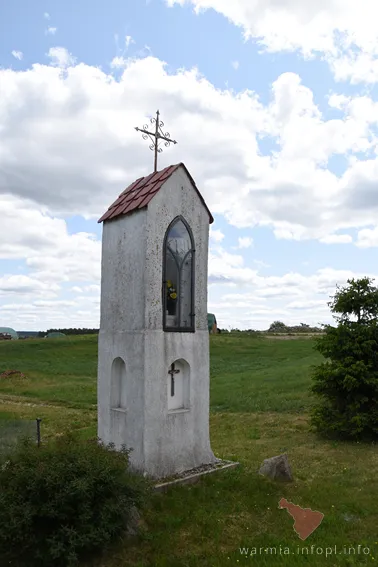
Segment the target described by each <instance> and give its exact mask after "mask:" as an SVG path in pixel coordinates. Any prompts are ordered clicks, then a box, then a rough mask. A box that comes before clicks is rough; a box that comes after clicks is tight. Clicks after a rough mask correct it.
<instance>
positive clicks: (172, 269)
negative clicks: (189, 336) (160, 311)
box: [165, 249, 179, 326]
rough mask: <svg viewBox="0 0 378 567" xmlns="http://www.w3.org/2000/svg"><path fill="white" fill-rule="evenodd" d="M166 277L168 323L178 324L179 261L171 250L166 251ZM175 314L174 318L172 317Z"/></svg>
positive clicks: (171, 324) (170, 324)
mask: <svg viewBox="0 0 378 567" xmlns="http://www.w3.org/2000/svg"><path fill="white" fill-rule="evenodd" d="M165 270H166V271H165V278H166V282H167V283H166V308H167V312H166V314H167V315H168V316H169V320H167V324H169V326H176V325H177V315H178V309H177V304H178V287H179V269H178V266H177V262H176V261H175V258H174V256H173V254H172V253H171V252H170V250H169V249H168V250H167V253H166V267H165ZM173 316H174V319H172V317H173Z"/></svg>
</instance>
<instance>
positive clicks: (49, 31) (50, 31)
mask: <svg viewBox="0 0 378 567" xmlns="http://www.w3.org/2000/svg"><path fill="white" fill-rule="evenodd" d="M57 29H58V28H54V27H53V26H49V27H48V28H47V30H46V35H55V34H56V31H57Z"/></svg>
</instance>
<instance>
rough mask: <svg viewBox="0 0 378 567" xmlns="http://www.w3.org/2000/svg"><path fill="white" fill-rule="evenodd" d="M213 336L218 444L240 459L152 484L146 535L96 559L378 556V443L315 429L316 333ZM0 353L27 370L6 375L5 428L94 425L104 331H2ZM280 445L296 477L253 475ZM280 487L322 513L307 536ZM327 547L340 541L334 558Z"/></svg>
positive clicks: (214, 561)
mask: <svg viewBox="0 0 378 567" xmlns="http://www.w3.org/2000/svg"><path fill="white" fill-rule="evenodd" d="M210 341H211V345H210V348H211V416H210V427H211V443H212V448H213V451H214V452H215V454H216V455H217V456H218V457H222V458H225V459H231V460H238V461H239V462H240V463H241V465H240V467H238V468H237V469H234V470H232V471H228V472H225V473H218V474H217V475H212V476H210V477H208V478H204V479H203V480H201V482H200V483H198V484H196V485H193V486H186V487H185V486H182V487H176V488H174V489H172V490H171V491H170V492H169V493H167V494H165V495H162V494H155V495H154V496H153V499H152V502H151V503H150V505H149V507H148V508H147V509H146V510H145V511H144V513H143V530H142V534H141V536H140V538H139V540H138V541H135V542H128V543H126V542H121V544H120V545H119V546H117V548H116V549H114V550H113V551H112V553H110V554H108V555H107V556H106V557H104V558H101V559H99V560H98V561H97V562H95V563H94V564H91V567H92V565H93V567H123V566H133V567H194V566H195V567H197V566H203V567H214V566H230V565H232V566H234V565H251V564H253V565H263V566H275V565H277V566H291V565H304V564H305V565H330V566H339V565H340V566H342V565H368V564H370V565H371V564H374V561H378V543H377V542H378V475H377V473H376V471H377V467H378V452H377V447H376V446H375V445H364V444H360V443H337V442H331V441H324V440H321V439H319V438H318V437H317V436H316V435H315V434H314V433H312V432H311V431H310V430H309V423H308V411H309V408H310V406H311V404H312V401H313V400H312V398H311V396H310V394H309V386H310V383H311V380H310V366H311V365H312V364H317V363H318V362H319V361H320V360H321V357H320V356H319V355H318V354H316V352H315V351H314V350H313V341H312V340H311V339H302V340H285V341H283V340H273V339H261V338H254V337H251V336H246V335H238V336H235V335H231V336H228V335H214V336H212V337H211V338H210ZM0 361H1V362H0V372H3V371H4V370H10V369H12V370H19V371H20V372H22V373H23V374H24V375H25V376H24V377H19V376H17V375H15V376H13V377H8V378H0V436H1V433H2V432H3V433H4V435H5V433H7V434H9V431H11V432H12V431H13V432H14V426H15V423H17V420H20V419H22V420H29V424H30V420H35V418H37V417H41V418H42V420H43V421H42V424H41V430H42V439H46V438H48V437H49V436H52V435H55V434H57V433H61V432H63V431H64V430H66V429H77V430H80V432H81V434H82V435H83V436H84V437H86V438H90V437H93V436H96V368H97V337H95V336H88V337H71V338H67V339H64V340H63V339H62V340H59V339H56V340H50V341H46V340H30V341H14V342H13V341H12V342H8V341H4V342H3V343H0ZM25 423H26V422H25ZM282 452H287V454H288V456H289V460H290V463H291V466H292V470H293V474H294V477H295V481H294V482H293V483H291V484H289V485H279V484H277V483H274V482H271V481H269V480H268V479H266V478H263V477H260V476H259V475H258V474H257V470H258V468H259V466H260V464H261V462H262V461H263V459H264V458H267V457H271V456H274V455H277V454H279V453H282ZM281 497H285V498H286V499H287V500H289V501H291V502H294V503H295V504H298V505H300V506H302V507H304V508H311V509H312V510H319V511H321V512H322V513H323V514H324V519H323V522H322V523H321V525H320V526H319V528H318V529H317V530H316V531H315V532H314V533H313V534H312V535H310V537H309V538H308V539H307V540H306V541H304V542H302V541H301V540H300V539H299V537H298V536H297V535H296V533H295V532H294V530H293V520H292V518H291V517H290V516H289V514H288V513H287V511H286V510H279V509H278V502H279V500H280V498H281ZM359 545H360V546H361V547H360V549H359V550H358V547H357V546H359ZM311 546H314V547H313V551H312V553H311ZM335 546H337V548H336V550H337V552H338V553H337V554H335ZM352 546H354V547H355V549H354V552H353V549H351V550H350V551H348V550H349V548H352ZM344 547H346V548H347V553H344ZM241 548H244V549H245V550H246V549H247V548H248V550H249V551H248V555H247V554H246V553H243V552H241V551H240V549H241ZM255 548H256V551H257V553H256V554H253V555H251V551H252V553H254V549H255ZM302 548H308V554H307V553H306V549H304V550H303V552H302ZM326 548H330V549H332V550H333V553H332V554H329V555H328V557H327V559H326V557H325V553H326ZM363 548H365V549H364V550H363ZM366 548H369V553H366V552H367V549H366ZM265 549H267V552H265V551H264V550H265ZM274 550H275V551H276V553H274ZM363 551H365V554H364V553H363ZM288 552H290V554H289V555H288ZM340 552H341V553H340ZM328 553H330V551H329V550H328Z"/></svg>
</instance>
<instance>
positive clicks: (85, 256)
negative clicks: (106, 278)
mask: <svg viewBox="0 0 378 567" xmlns="http://www.w3.org/2000/svg"><path fill="white" fill-rule="evenodd" d="M0 210H1V215H2V221H1V222H2V230H1V231H0V259H23V260H25V262H26V265H27V266H28V267H29V270H30V276H31V277H33V278H34V280H38V281H40V282H44V283H48V284H49V285H50V284H51V285H53V286H54V285H55V284H56V285H58V286H60V285H61V284H62V283H63V282H66V281H75V282H78V281H84V282H87V281H88V280H90V281H93V280H94V282H96V283H97V282H99V279H100V259H101V243H100V241H99V240H97V239H96V237H95V236H94V235H92V234H88V233H84V232H78V233H74V234H69V233H68V231H67V226H66V222H65V221H64V220H63V219H59V218H54V217H52V216H50V215H49V214H47V213H43V212H41V211H39V210H37V209H35V206H33V205H32V204H31V203H30V202H29V203H28V202H27V201H24V200H21V199H20V198H15V197H13V196H10V195H3V196H1V195H0ZM15 226H17V227H18V228H17V230H14V227H15ZM17 277H18V276H17ZM20 277H21V276H20ZM91 285H95V284H94V283H93V284H91ZM93 289H97V288H93Z"/></svg>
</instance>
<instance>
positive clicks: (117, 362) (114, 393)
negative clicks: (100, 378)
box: [110, 357, 127, 410]
mask: <svg viewBox="0 0 378 567" xmlns="http://www.w3.org/2000/svg"><path fill="white" fill-rule="evenodd" d="M126 393H127V392H126V365H125V362H124V360H123V359H122V358H120V357H117V358H115V359H114V360H113V364H112V370H111V384H110V407H111V408H112V409H117V410H125V409H126V402H127V398H126Z"/></svg>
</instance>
